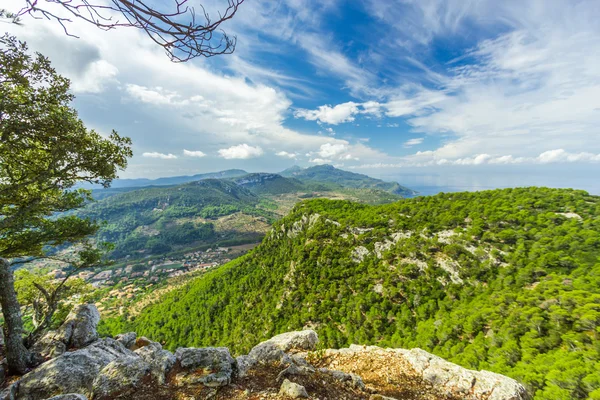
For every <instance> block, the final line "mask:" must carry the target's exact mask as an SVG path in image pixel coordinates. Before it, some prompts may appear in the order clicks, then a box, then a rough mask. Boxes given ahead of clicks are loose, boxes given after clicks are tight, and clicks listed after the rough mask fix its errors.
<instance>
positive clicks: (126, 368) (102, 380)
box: [92, 354, 151, 400]
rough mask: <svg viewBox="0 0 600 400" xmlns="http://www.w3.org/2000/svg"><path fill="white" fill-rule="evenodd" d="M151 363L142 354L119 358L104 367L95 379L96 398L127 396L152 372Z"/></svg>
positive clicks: (94, 390)
mask: <svg viewBox="0 0 600 400" xmlns="http://www.w3.org/2000/svg"><path fill="white" fill-rule="evenodd" d="M150 369H151V368H150V364H148V363H147V362H146V361H144V360H143V359H142V358H141V357H140V356H138V355H137V354H136V355H132V356H129V357H124V358H123V357H122V358H118V359H116V360H114V361H111V362H110V363H108V365H106V367H104V368H103V369H102V370H101V371H100V373H99V374H98V376H97V377H96V379H94V383H93V389H92V393H93V395H92V397H93V398H94V400H103V399H107V400H108V399H111V398H114V396H115V394H119V395H121V396H127V395H130V394H131V393H132V391H133V390H134V389H135V388H137V387H138V386H139V385H140V384H141V382H142V379H143V378H144V377H145V376H147V375H149V374H150Z"/></svg>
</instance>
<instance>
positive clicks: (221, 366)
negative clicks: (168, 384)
mask: <svg viewBox="0 0 600 400" xmlns="http://www.w3.org/2000/svg"><path fill="white" fill-rule="evenodd" d="M175 357H176V358H177V363H178V364H179V366H180V367H181V368H182V369H183V371H182V372H180V373H179V374H177V375H176V376H175V383H176V385H177V386H187V385H190V384H197V383H201V384H203V385H205V386H208V387H220V386H225V385H228V384H230V383H231V379H232V375H233V371H234V368H235V360H234V359H233V357H231V354H229V349H227V348H225V347H207V348H203V349H194V348H180V349H177V351H176V352H175Z"/></svg>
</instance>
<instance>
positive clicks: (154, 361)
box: [135, 342, 177, 385]
mask: <svg viewBox="0 0 600 400" xmlns="http://www.w3.org/2000/svg"><path fill="white" fill-rule="evenodd" d="M135 353H136V354H137V355H139V356H140V357H141V358H142V359H143V360H144V361H145V362H147V363H148V364H149V365H150V369H151V372H152V376H154V377H155V378H156V380H157V381H158V383H160V384H161V385H162V384H164V383H165V379H166V374H167V373H168V372H169V371H170V370H171V368H173V365H175V362H176V361H177V360H176V358H175V355H173V353H171V352H170V351H167V350H163V348H162V346H161V344H160V343H157V342H152V343H150V344H149V345H148V346H144V347H141V348H139V349H137V350H135Z"/></svg>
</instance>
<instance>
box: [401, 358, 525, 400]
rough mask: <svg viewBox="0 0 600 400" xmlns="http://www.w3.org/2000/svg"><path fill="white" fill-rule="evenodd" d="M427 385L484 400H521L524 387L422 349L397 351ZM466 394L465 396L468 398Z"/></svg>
mask: <svg viewBox="0 0 600 400" xmlns="http://www.w3.org/2000/svg"><path fill="white" fill-rule="evenodd" d="M397 351H398V352H400V353H402V354H403V355H404V357H405V359H406V360H407V361H408V362H409V363H410V364H411V365H412V367H413V368H414V369H415V371H417V373H419V374H421V375H422V377H423V379H424V380H425V381H426V382H429V383H430V384H432V385H434V386H435V387H439V388H440V389H442V391H444V392H445V393H447V394H452V395H457V394H463V395H465V398H472V399H487V400H521V399H526V398H527V393H526V391H525V388H524V387H523V386H522V385H520V384H519V383H518V382H517V381H515V380H514V379H511V378H508V377H506V376H504V375H500V374H495V373H493V372H489V371H473V370H469V369H466V368H463V367H460V366H458V365H456V364H453V363H451V362H449V361H446V360H444V359H443V358H441V357H438V356H435V355H433V354H429V353H428V352H426V351H424V350H421V349H412V350H401V349H399V350H397ZM467 395H468V396H467Z"/></svg>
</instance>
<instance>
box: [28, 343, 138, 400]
mask: <svg viewBox="0 0 600 400" xmlns="http://www.w3.org/2000/svg"><path fill="white" fill-rule="evenodd" d="M132 355H134V353H133V352H132V351H130V350H127V349H126V348H125V347H123V345H122V344H121V343H119V342H117V341H115V340H113V339H109V338H107V339H102V340H98V341H96V342H95V343H93V344H92V345H90V346H88V347H86V348H83V349H80V350H76V351H73V352H69V353H65V354H63V355H61V356H59V357H57V358H54V359H52V360H50V361H48V362H46V363H45V364H42V365H41V366H40V367H38V368H37V369H35V370H33V371H32V372H30V373H28V374H26V375H24V376H23V377H22V378H21V380H20V381H19V389H18V395H17V399H19V400H21V399H23V400H40V399H46V398H48V397H51V396H55V395H57V394H63V393H84V394H89V393H90V392H91V390H92V384H93V382H94V378H95V377H96V376H97V375H98V373H99V372H100V371H101V370H102V368H104V367H105V366H106V365H107V364H109V363H110V362H112V361H114V360H116V359H117V358H120V357H131V356H132Z"/></svg>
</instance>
